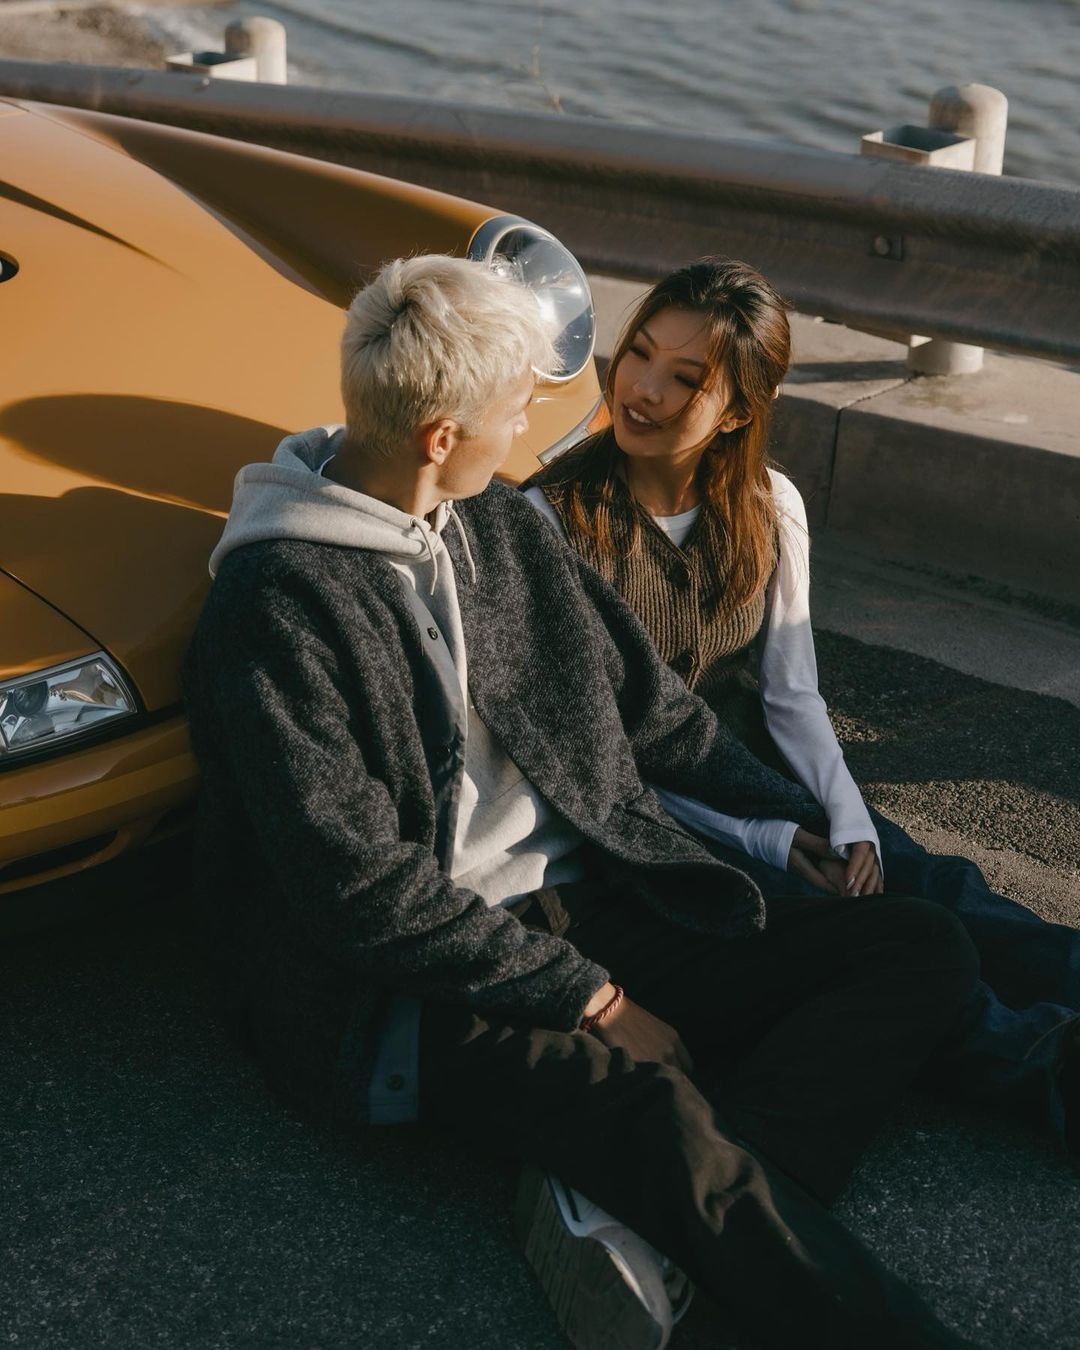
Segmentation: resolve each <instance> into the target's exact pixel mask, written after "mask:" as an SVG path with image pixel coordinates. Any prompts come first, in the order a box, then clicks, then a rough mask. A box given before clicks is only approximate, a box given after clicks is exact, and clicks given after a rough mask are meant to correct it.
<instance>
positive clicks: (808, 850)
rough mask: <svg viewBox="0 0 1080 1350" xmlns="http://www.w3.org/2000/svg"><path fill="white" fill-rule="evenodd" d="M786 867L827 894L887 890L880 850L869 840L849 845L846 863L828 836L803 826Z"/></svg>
mask: <svg viewBox="0 0 1080 1350" xmlns="http://www.w3.org/2000/svg"><path fill="white" fill-rule="evenodd" d="M787 870H788V871H789V872H793V873H794V874H795V875H796V876H800V877H802V878H803V879H804V880H805V881H809V882H810V884H811V885H812V886H817V887H818V889H819V890H822V891H825V893H826V894H827V895H846V896H856V895H880V894H881V892H882V891H883V890H884V889H885V884H884V882H883V881H882V878H881V868H880V867H879V866H878V859H877V850H876V849H875V848H874V845H873V844H872V843H870V841H869V840H863V841H861V842H860V843H857V844H849V845H848V859H847V862H844V860H843V859H842V858H838V857H837V856H836V855H835V854H834V853H833V850H832V845H831V844H830V843H829V841H828V840H827V839H822V838H821V836H820V835H817V834H811V833H810V831H809V830H804V829H802V828H801V827H800V828H799V829H797V830H796V831H795V837H794V839H793V840H792V842H791V851H790V853H789V854H788V864H787Z"/></svg>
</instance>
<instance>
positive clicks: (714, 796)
mask: <svg viewBox="0 0 1080 1350" xmlns="http://www.w3.org/2000/svg"><path fill="white" fill-rule="evenodd" d="M458 515H459V519H460V521H461V524H462V527H463V529H464V530H465V531H466V533H467V537H468V541H469V544H470V545H471V552H472V555H473V559H474V563H475V573H473V572H472V570H471V569H469V567H468V566H467V562H466V560H465V558H464V556H463V555H462V553H461V549H462V543H461V540H460V537H459V536H458V535H457V534H453V535H451V536H450V537H449V538H447V539H446V541H445V542H446V546H447V549H448V551H449V553H450V555H451V558H452V560H453V563H454V568H455V574H456V578H457V586H458V593H459V600H460V609H461V620H462V628H463V632H464V637H465V643H466V647H467V650H468V654H469V685H470V693H471V695H472V698H473V701H474V703H475V705H476V707H477V709H478V711H479V713H480V715H481V717H482V718H483V720H484V723H485V725H486V726H487V728H488V729H489V731H490V733H491V734H492V736H493V737H494V738H495V739H496V741H497V742H498V744H499V745H500V746H501V747H502V748H503V749H504V750H505V751H506V752H507V753H508V754H509V755H511V756H512V758H513V760H514V761H515V763H516V764H517V765H518V767H519V768H520V769H521V771H522V773H523V774H524V775H525V776H526V778H527V779H528V780H529V782H531V783H532V784H534V785H535V787H536V788H537V789H538V791H539V792H540V793H541V794H542V796H543V798H544V799H545V800H546V801H547V803H548V804H549V805H550V806H551V807H552V808H553V809H554V810H555V811H557V812H558V813H559V815H560V816H561V817H562V818H564V819H565V820H566V821H568V822H569V823H570V824H571V825H572V826H574V827H575V828H576V829H577V830H579V831H580V832H581V835H582V836H583V838H584V839H585V840H586V841H587V844H588V845H589V846H590V849H591V852H592V855H593V857H594V859H595V865H596V866H598V867H600V868H601V869H603V870H604V871H605V872H606V873H607V874H608V875H615V876H618V877H619V878H620V879H621V880H622V881H623V882H624V883H625V886H626V889H627V891H628V893H630V892H632V893H634V894H637V895H638V896H640V897H641V898H643V899H644V900H645V901H646V902H647V903H649V904H651V905H652V906H653V907H654V908H656V909H657V910H658V911H660V912H662V913H665V914H667V915H668V916H669V917H671V918H672V919H674V920H675V921H677V922H681V923H683V924H685V925H687V926H689V927H691V928H694V929H696V930H698V931H702V932H711V933H718V934H722V935H726V936H730V937H747V938H752V936H753V934H754V933H756V932H758V931H760V929H761V927H762V925H763V923H764V910H763V906H762V903H761V897H760V894H759V893H758V891H757V889H756V888H755V886H754V885H753V883H752V882H751V881H750V880H749V879H748V878H747V877H746V876H745V875H744V874H742V873H741V872H738V871H737V870H735V869H733V868H731V867H728V866H725V865H724V864H722V863H720V862H718V861H717V860H716V859H714V858H713V857H712V856H711V855H710V854H709V853H708V852H707V850H706V849H705V848H704V847H703V846H702V845H701V844H700V843H698V842H697V841H696V840H695V839H694V838H693V837H692V836H690V835H689V834H688V833H687V832H686V831H684V830H683V829H682V828H681V827H680V826H678V825H677V824H676V823H675V822H674V821H673V820H672V819H671V817H670V816H668V815H667V814H666V813H665V812H664V811H663V809H662V808H661V807H660V805H659V803H658V801H657V799H656V796H655V794H654V793H653V792H652V791H651V790H647V789H645V787H644V786H643V781H642V780H643V779H647V780H648V781H650V782H652V783H655V784H657V785H659V786H661V787H669V788H671V789H672V790H674V791H679V792H683V793H686V794H688V795H693V796H696V797H699V798H701V799H702V800H704V801H706V802H708V803H709V804H711V805H714V806H716V807H717V808H719V809H721V810H729V811H734V812H738V813H740V814H743V815H747V816H758V817H776V816H781V817H786V818H788V819H792V820H798V821H799V822H800V823H802V824H805V825H807V826H809V827H811V828H817V829H820V828H821V827H822V818H821V814H820V811H819V808H818V807H817V805H816V803H814V801H813V799H812V798H811V797H810V796H809V795H808V794H807V793H806V792H804V791H803V790H802V789H801V788H799V787H797V786H796V785H794V784H792V783H791V782H790V781H788V780H787V779H785V778H783V777H782V776H780V775H778V774H776V773H775V772H773V771H772V770H770V769H768V768H766V767H765V766H763V765H762V764H761V763H760V762H759V761H757V760H756V759H755V758H754V757H753V756H752V755H750V754H749V753H748V752H747V751H746V750H745V748H744V747H742V746H741V745H740V744H739V743H738V742H737V741H736V740H735V739H734V738H733V737H732V736H731V735H730V734H729V733H728V732H727V731H726V729H725V728H724V727H723V726H721V725H720V724H718V722H717V720H716V718H715V717H714V716H713V714H712V713H711V711H710V710H709V708H708V707H707V705H706V704H705V703H704V702H702V701H701V700H700V699H698V698H697V697H695V696H694V695H693V694H691V693H690V692H689V691H688V690H687V689H686V687H685V686H684V684H683V683H682V681H681V680H679V679H678V677H677V676H675V675H674V674H673V673H672V672H671V671H670V670H669V669H668V668H667V666H666V665H665V664H664V663H663V662H662V661H661V660H660V658H659V657H658V656H657V654H656V651H655V649H654V647H653V645H652V643H651V641H650V640H649V637H648V635H647V633H646V632H645V630H644V628H643V627H642V625H641V624H640V622H639V621H638V620H637V619H636V617H635V616H634V614H633V613H632V611H631V610H630V609H629V607H628V606H627V605H626V604H625V603H624V602H623V601H622V600H621V599H620V598H619V597H618V596H617V595H616V594H615V592H614V591H613V590H612V589H611V588H610V587H609V586H608V585H607V584H606V583H605V582H604V581H603V580H602V579H601V578H600V577H599V576H598V575H597V574H596V573H595V572H594V571H593V570H592V569H591V568H590V567H589V566H588V565H587V564H586V563H584V562H583V561H581V560H580V559H577V558H576V557H575V556H574V555H573V554H572V553H571V552H570V550H568V549H567V548H566V547H565V545H564V544H563V542H562V541H561V540H559V539H558V537H557V535H556V533H555V531H554V530H552V528H551V527H550V525H549V524H548V523H547V522H546V521H544V520H542V519H541V518H540V517H539V515H538V514H537V513H536V511H535V510H534V509H533V508H532V507H531V506H530V505H529V504H528V503H527V502H526V501H524V500H523V499H522V498H521V497H520V496H519V495H518V494H517V493H516V492H514V491H512V490H510V489H508V488H505V487H502V486H500V485H498V484H493V485H492V486H490V487H489V488H488V489H487V490H486V491H485V492H483V493H482V494H480V495H479V496H477V497H474V498H471V499H469V500H467V501H465V502H462V503H461V504H460V506H459V510H458ZM405 591H406V588H405V587H403V586H402V584H401V579H400V577H399V576H398V575H397V574H396V573H395V571H394V568H393V566H392V565H391V564H390V563H389V562H388V561H387V560H386V559H385V558H384V557H381V556H379V555H378V554H376V553H372V552H370V551H368V550H365V549H362V548H349V547H342V546H338V545H331V544H326V543H320V542H313V541H309V540H294V539H275V540H270V541H265V542H258V543H251V544H248V545H244V546H242V547H239V548H237V549H236V550H235V551H233V552H231V553H229V554H228V555H227V556H226V557H225V558H224V560H223V561H222V562H221V564H220V568H219V571H218V574H217V578H216V580H215V583H214V585H213V587H212V589H211V592H210V595H209V597H208V600H207V603H206V606H205V608H204V611H203V614H202V616H201V618H200V621H199V624H198V627H197V629H196V633H195V637H194V640H193V643H192V647H191V650H190V652H189V655H188V659H187V662H186V664H185V691H186V698H187V704H188V711H189V717H190V724H191V733H192V742H193V745H194V748H195V752H196V755H197V756H198V759H199V763H200V766H201V769H202V773H203V793H202V797H201V802H200V830H199V848H198V854H197V857H198V872H199V889H200V893H201V895H202V897H203V899H204V902H205V906H206V913H207V916H208V924H209V925H210V927H211V932H212V936H213V945H214V949H215V951H216V953H217V956H218V960H219V965H220V969H221V973H222V987H223V989H224V991H225V992H226V994H227V999H228V1006H229V1009H230V1012H231V1014H232V1016H233V1018H234V1020H235V1023H236V1025H237V1027H238V1029H240V1030H241V1031H242V1032H243V1034H244V1036H245V1037H246V1039H247V1041H248V1043H249V1045H250V1046H251V1048H252V1049H253V1050H254V1052H255V1053H256V1055H257V1056H258V1058H259V1059H260V1061H261V1063H262V1065H263V1068H264V1071H265V1072H266V1074H267V1076H268V1078H269V1079H270V1081H271V1083H272V1084H273V1085H274V1086H275V1087H277V1088H278V1089H279V1090H280V1091H281V1092H283V1093H285V1094H286V1095H288V1096H289V1097H290V1098H292V1099H293V1100H295V1101H297V1102H299V1103H302V1104H303V1105H305V1106H307V1107H308V1108H309V1109H313V1110H317V1111H319V1112H321V1113H323V1114H326V1115H329V1116H331V1117H333V1118H335V1119H343V1120H345V1121H347V1122H349V1123H356V1122H358V1121H360V1120H362V1119H364V1118H365V1112H366V1100H367V1098H366V1088H367V1084H368V1080H369V1079H370V1075H371V1072H372V1066H373V1063H374V1055H375V1050H376V1040H377V1032H378V1028H379V1025H380V1018H381V1017H382V1015H383V1012H384V1011H385V1009H386V1007H387V1006H388V1004H389V1002H390V1000H392V999H393V997H394V996H395V995H397V994H407V995H412V996H415V997H418V998H420V999H423V1000H425V1001H426V1002H429V1001H435V1002H437V1001H446V1002H453V1003H459V1004H465V1005H467V1006H469V1007H472V1008H475V1009H476V1010H477V1011H478V1012H480V1013H485V1012H486V1013H492V1014H498V1015H502V1016H506V1017H508V1018H517V1019H521V1020H522V1021H525V1022H528V1023H530V1024H534V1025H540V1026H547V1027H552V1028H555V1029H561V1030H569V1029H571V1028H572V1027H574V1026H575V1025H576V1024H577V1021H578V1019H579V1017H580V1015H581V1011H582V1009H583V1007H584V1005H585V1003H586V1002H587V1001H588V999H589V997H591V995H592V993H593V992H594V991H595V990H596V989H597V988H598V987H599V985H600V984H601V983H602V982H603V980H604V978H605V977H606V975H607V972H605V971H603V970H602V969H600V968H599V967H597V966H595V965H594V964H593V963H592V962H590V961H588V960H586V959H585V958H584V957H582V956H581V955H580V953H578V952H577V951H576V949H575V948H574V947H573V946H572V945H571V944H570V943H569V942H567V941H565V940H564V939H562V938H558V937H555V936H552V935H550V934H546V933H542V932H539V931H537V930H534V929H527V928H525V927H524V926H523V925H522V924H520V923H519V922H518V920H517V919H516V918H515V917H514V916H513V914H511V913H509V912H508V911H507V910H505V909H501V908H498V907H495V908H492V907H489V906H488V905H486V904H485V903H484V901H483V900H482V899H481V898H480V897H479V896H477V895H476V894H474V893H473V892H471V891H468V890H466V889H463V888H460V887H457V886H455V884H454V883H453V881H452V880H451V878H450V875H449V857H448V849H449V847H450V844H451V838H452V837H451V836H450V835H449V834H448V822H447V820H446V818H445V811H446V810H447V809H448V808H447V806H446V803H447V801H448V800H449V801H450V803H451V807H450V809H452V801H453V795H454V789H455V785H457V786H458V787H459V786H460V781H461V776H462V755H461V747H460V745H459V744H457V743H455V741H454V740H453V738H452V736H451V737H449V738H448V735H447V728H446V727H445V725H443V724H441V723H440V721H439V718H438V715H437V713H436V712H435V711H434V710H436V709H437V708H439V707H440V706H442V700H441V698H440V696H439V692H438V676H437V672H436V671H435V669H434V666H433V664H432V661H431V658H430V656H429V655H428V653H427V651H426V650H425V643H430V641H431V639H430V638H429V637H428V635H426V634H425V633H424V632H422V631H421V629H420V626H419V625H418V623H417V619H416V613H415V609H414V607H413V606H412V605H411V604H410V603H409V600H408V598H407V596H406V593H405ZM615 976H616V978H617V972H615Z"/></svg>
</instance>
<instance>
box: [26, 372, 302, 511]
mask: <svg viewBox="0 0 1080 1350" xmlns="http://www.w3.org/2000/svg"><path fill="white" fill-rule="evenodd" d="M286 434H287V430H286V429H285V428H282V427H279V426H273V425H271V424H269V423H267V422H260V421H257V420H254V419H252V418H247V417H239V416H237V415H236V414H235V413H231V412H225V411H223V410H221V409H218V408H203V407H198V406H197V405H195V404H191V403H177V402H174V401H172V400H170V399H154V398H138V397H132V396H129V395H121V394H63V395H54V396H51V397H48V398H32V399H25V400H24V401H23V402H21V403H13V404H10V405H9V406H8V407H6V408H4V409H3V410H2V411H0V438H3V439H4V440H6V441H7V442H8V445H9V449H10V450H11V451H12V452H13V453H14V454H15V455H16V456H18V457H23V458H29V459H36V460H43V461H45V462H47V463H50V464H55V465H58V466H59V467H61V468H65V469H68V470H70V471H72V472H73V473H78V474H80V475H82V476H84V477H85V478H88V479H91V480H93V481H96V482H99V483H108V484H109V485H111V486H114V487H121V488H125V489H128V490H129V491H132V492H137V493H141V494H143V495H145V496H149V497H157V498H159V499H161V500H164V501H172V502H179V503H183V504H185V505H189V506H194V507H198V508H201V509H203V510H210V511H227V510H228V508H229V502H230V499H231V495H232V481H233V478H234V477H235V475H236V471H237V469H239V468H240V467H241V466H242V465H244V464H250V463H253V462H255V461H258V460H264V461H265V460H269V459H270V458H271V456H272V455H273V453H274V450H275V448H276V447H277V444H278V442H279V441H280V440H281V438H282V437H283V436H284V435H286ZM0 537H2V536H0Z"/></svg>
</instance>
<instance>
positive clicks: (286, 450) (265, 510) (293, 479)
mask: <svg viewBox="0 0 1080 1350" xmlns="http://www.w3.org/2000/svg"><path fill="white" fill-rule="evenodd" d="M342 430H343V428H342V427H340V426H326V427H315V428H314V429H313V430H311V431H304V432H301V433H300V434H299V435H295V436H286V437H285V439H284V440H283V441H282V442H281V444H280V445H279V446H278V448H277V450H276V451H275V452H274V458H273V459H272V460H271V461H270V463H269V464H248V465H247V466H246V467H245V468H243V469H241V470H240V472H239V473H238V474H237V475H236V479H235V482H234V484H233V500H232V508H231V510H230V511H229V518H228V520H227V521H226V522H225V530H224V532H223V534H222V536H221V539H220V540H219V541H218V544H217V547H216V548H215V549H214V551H213V553H211V555H210V575H211V576H212V577H213V576H215V575H216V574H217V571H218V568H219V567H220V566H221V561H222V559H223V558H224V557H225V556H226V555H227V554H229V553H231V552H232V551H233V549H236V548H240V547H242V546H243V545H244V544H254V543H257V542H260V541H263V540H267V539H302V540H305V541H307V542H309V543H318V544H339V545H344V546H345V547H346V548H363V549H368V550H370V551H371V552H373V553H382V554H385V555H386V556H387V557H388V558H389V559H391V560H392V561H394V562H398V563H404V564H406V565H414V564H416V563H421V562H425V561H426V562H430V563H431V567H432V572H433V576H432V581H431V591H432V593H433V594H434V591H435V588H436V585H437V584H438V574H439V555H440V553H443V552H444V550H443V544H442V540H441V539H440V538H439V535H440V534H441V533H442V531H443V529H444V528H445V526H446V524H447V522H448V521H450V520H453V522H454V524H455V525H456V526H457V528H458V530H459V531H460V533H461V538H462V542H463V545H464V550H465V554H466V556H467V557H468V560H469V565H470V567H472V556H471V554H470V552H469V541H468V538H467V537H466V534H465V531H464V529H463V527H462V525H461V522H460V521H459V520H458V518H457V516H456V515H455V513H454V508H453V505H452V504H451V503H450V502H441V503H440V504H439V506H438V507H437V508H436V511H435V524H434V526H432V525H429V524H428V522H427V521H426V520H422V519H421V518H420V517H419V516H411V515H409V514H408V512H406V511H399V510H398V509H397V507H396V506H390V505H388V504H387V503H386V502H383V501H379V500H378V498H376V497H369V496H367V494H366V493H363V492H356V491H354V489H352V488H347V487H343V486H342V485H341V484H340V483H335V482H332V481H331V480H330V479H329V478H324V477H323V476H322V474H321V473H320V472H319V469H320V468H321V467H322V466H323V464H325V463H326V461H327V460H328V459H330V458H331V456H332V455H333V454H334V452H335V448H336V446H337V443H338V442H339V440H340V437H341V433H342Z"/></svg>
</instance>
